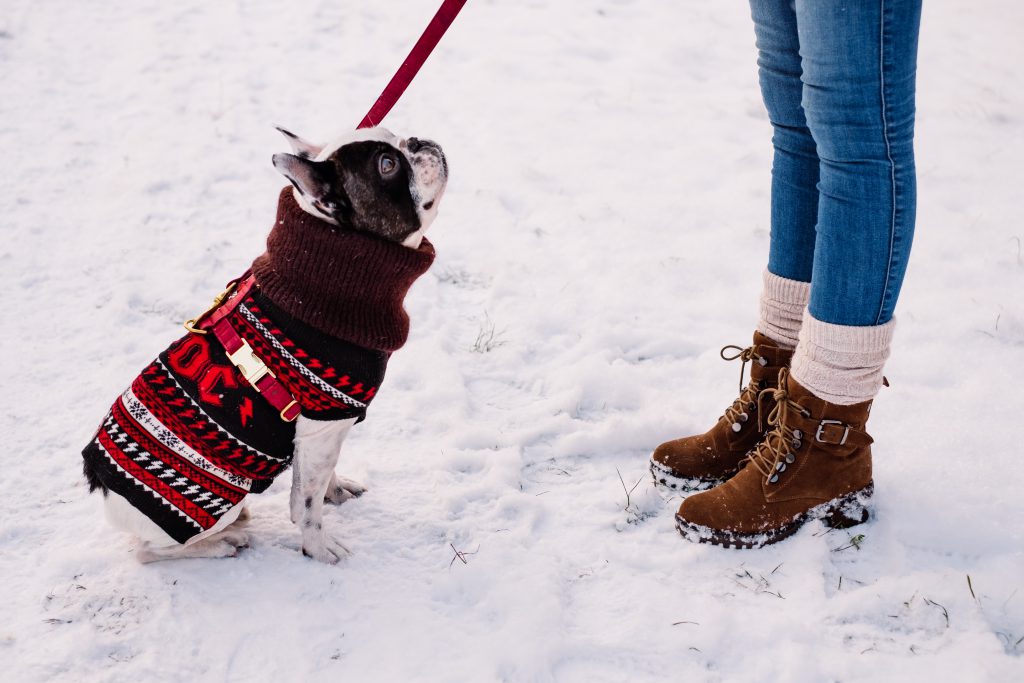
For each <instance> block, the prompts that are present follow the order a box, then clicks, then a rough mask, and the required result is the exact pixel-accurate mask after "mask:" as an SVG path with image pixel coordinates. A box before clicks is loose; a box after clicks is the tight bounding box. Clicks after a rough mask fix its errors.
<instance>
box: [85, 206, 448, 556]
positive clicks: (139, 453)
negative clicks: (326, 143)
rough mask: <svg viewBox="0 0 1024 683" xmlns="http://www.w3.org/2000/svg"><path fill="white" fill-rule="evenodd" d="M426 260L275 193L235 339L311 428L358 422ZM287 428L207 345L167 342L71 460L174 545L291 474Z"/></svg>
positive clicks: (204, 340)
mask: <svg viewBox="0 0 1024 683" xmlns="http://www.w3.org/2000/svg"><path fill="white" fill-rule="evenodd" d="M433 258H434V249H433V246H431V244H430V243H429V242H427V241H426V240H424V241H423V244H422V245H421V247H420V248H419V249H417V250H413V249H409V248H406V247H403V246H401V245H399V244H395V243H393V242H387V241H385V240H382V239H380V238H377V237H375V236H373V235H369V234H365V233H358V232H355V231H352V230H346V229H344V228H339V227H336V226H332V225H330V224H328V223H326V222H324V221H320V220H318V219H316V218H315V217H313V216H310V215H309V214H307V213H305V212H304V211H302V209H300V208H299V207H298V205H297V204H296V203H295V201H294V199H293V197H292V193H291V191H290V188H286V189H285V190H283V191H282V193H281V198H280V202H279V205H278V216H277V222H276V224H275V226H274V228H273V230H272V231H271V234H270V237H269V238H268V240H267V252H266V253H264V254H263V255H262V256H260V257H259V258H257V259H256V261H255V262H254V264H253V273H254V275H255V277H256V286H255V287H253V289H252V290H250V292H249V294H248V295H247V296H245V297H244V299H243V300H242V301H241V302H239V304H238V305H237V307H236V308H235V309H234V310H233V311H232V312H231V314H230V315H229V316H228V318H227V319H228V320H229V322H230V324H231V326H232V327H233V328H234V330H235V331H236V332H237V333H238V334H239V336H241V337H242V339H244V340H246V341H247V342H248V343H249V345H250V346H251V347H252V349H253V350H254V351H255V353H256V355H257V356H259V357H260V358H261V359H262V360H263V362H264V363H266V365H267V366H268V367H269V368H270V370H271V371H273V372H274V373H275V375H276V376H277V378H278V380H279V381H280V382H281V383H282V384H283V385H284V387H285V388H286V389H287V390H288V392H289V393H290V394H291V395H292V397H294V398H295V400H296V401H298V403H299V405H300V406H301V408H302V415H303V416H305V417H307V418H312V419H317V420H340V419H346V418H353V417H354V418H356V419H358V420H362V419H364V418H365V415H366V409H367V406H368V405H369V403H370V401H371V400H372V399H373V397H374V396H375V395H376V393H377V389H378V388H379V387H380V384H381V382H382V380H383V379H384V372H385V369H386V366H387V361H388V358H389V357H390V354H391V353H392V352H393V351H395V350H397V349H398V348H400V347H401V346H402V345H403V344H404V343H405V340H406V338H407V335H408V325H409V319H408V316H407V314H406V313H405V310H404V308H403V306H402V301H403V299H404V297H405V294H406V292H407V291H408V289H409V287H410V286H411V285H412V283H413V282H414V281H415V280H416V278H417V277H419V276H420V275H422V274H423V273H424V272H426V270H427V268H429V267H430V264H431V263H432V261H433ZM294 438H295V423H294V422H286V421H284V420H283V419H282V418H281V417H280V415H279V414H278V411H277V410H275V409H274V408H273V407H272V406H271V405H270V404H269V403H268V402H267V401H266V400H265V399H263V398H262V397H261V396H260V395H259V393H258V392H257V391H256V390H255V389H254V388H253V387H252V386H250V385H249V384H248V383H247V382H246V381H245V380H244V378H243V377H242V375H241V373H239V371H238V369H237V368H236V367H235V366H234V365H232V364H231V362H230V361H229V360H228V358H227V354H226V353H225V351H224V348H223V347H222V346H221V345H220V343H219V342H218V341H217V339H216V338H215V337H214V336H213V335H212V334H206V335H200V334H194V333H189V334H187V335H185V336H184V337H182V338H180V339H178V340H177V341H175V342H174V343H173V344H171V345H170V347H168V348H167V349H166V350H165V351H164V352H163V353H161V354H160V355H159V357H157V359H156V360H154V361H153V362H152V363H150V364H149V365H147V366H146V367H145V369H143V371H142V372H141V373H140V374H139V375H138V377H136V378H135V380H134V381H133V382H132V383H131V386H129V387H128V388H127V389H126V390H125V391H124V393H122V394H121V396H119V397H118V398H117V400H116V401H114V405H113V406H112V407H111V409H110V410H109V412H108V413H107V415H106V417H105V418H104V420H103V422H102V423H101V425H100V428H99V430H98V431H97V433H96V435H95V437H94V438H93V440H92V441H91V442H90V443H89V445H88V446H86V448H85V449H84V451H83V458H84V459H85V469H86V474H87V476H88V478H89V481H90V484H91V485H92V486H93V487H94V488H95V487H99V488H103V489H106V490H109V491H113V492H114V493H117V494H118V495H120V496H122V497H123V498H125V499H126V500H127V501H128V502H129V503H130V504H131V505H132V506H134V507H135V508H136V509H137V510H139V511H140V512H142V513H143V514H145V515H146V516H147V517H149V518H150V519H151V520H152V521H153V522H155V523H156V524H157V525H158V526H159V527H160V528H161V529H163V530H164V531H165V532H166V533H167V535H168V536H170V537H171V538H173V539H174V540H175V541H177V542H178V543H185V542H187V541H188V540H189V539H190V538H193V537H194V536H196V535H198V534H200V533H202V532H203V531H206V530H208V529H210V528H212V527H213V526H214V525H216V523H217V521H218V520H219V519H221V518H222V517H223V516H224V515H226V514H227V513H228V512H229V511H231V510H232V509H233V508H235V507H236V506H238V505H240V504H241V502H242V500H243V499H244V498H245V496H246V495H248V494H249V493H260V492H262V491H264V490H266V488H267V487H268V486H270V484H271V482H272V481H273V480H274V477H276V476H277V475H278V474H280V473H281V472H282V471H284V470H285V469H286V468H287V467H288V466H289V465H290V463H291V460H292V456H293V453H294V446H293V440H294Z"/></svg>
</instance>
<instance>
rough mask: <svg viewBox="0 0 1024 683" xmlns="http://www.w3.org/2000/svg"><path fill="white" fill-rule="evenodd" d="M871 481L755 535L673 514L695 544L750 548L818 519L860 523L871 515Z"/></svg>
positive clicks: (843, 526) (843, 524) (847, 524)
mask: <svg viewBox="0 0 1024 683" xmlns="http://www.w3.org/2000/svg"><path fill="white" fill-rule="evenodd" d="M874 491H875V486H874V482H868V485H867V486H865V487H864V488H862V489H860V490H859V491H853V492H852V493H847V494H846V495H843V496H840V497H839V498H835V499H833V500H830V501H828V502H826V503H822V504H820V505H816V506H814V507H813V508H811V509H810V510H808V511H807V512H805V513H803V514H801V515H797V516H796V517H795V518H794V519H793V521H792V522H789V523H788V524H785V525H784V526H781V527H779V528H778V529H768V530H766V531H762V532H758V533H756V534H742V533H738V532H731V531H724V530H722V529H712V528H710V527H706V526H701V525H700V524H694V523H692V522H688V521H687V520H685V519H683V518H682V517H680V516H679V515H678V514H676V528H677V529H679V533H680V534H682V536H683V538H685V539H686V540H688V541H693V542H695V543H710V544H712V545H717V546H722V547H723V548H735V549H737V550H753V549H755V548H761V547H764V546H766V545H771V544H772V543H778V542H779V541H781V540H784V539H786V538H789V537H790V536H792V535H793V534H795V533H796V532H797V531H799V529H800V527H802V526H803V525H804V524H806V523H807V522H810V521H811V520H815V519H820V520H821V521H822V522H824V523H825V526H828V527H832V528H833V529H847V528H849V527H852V526H856V525H858V524H863V523H864V522H866V521H868V519H869V518H870V517H871V511H870V503H871V496H872V495H873V494H874Z"/></svg>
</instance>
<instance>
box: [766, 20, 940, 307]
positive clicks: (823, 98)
mask: <svg viewBox="0 0 1024 683" xmlns="http://www.w3.org/2000/svg"><path fill="white" fill-rule="evenodd" d="M750 9H751V14H752V16H753V19H754V31H755V35H756V37H757V49H758V62H757V63H758V67H759V73H760V82H761V94H762V96H763V97H764V103H765V106H766V107H767V109H768V118H769V119H770V120H771V123H772V127H773V129H774V134H773V136H772V143H773V145H774V147H775V157H774V161H773V164H772V208H771V248H770V251H769V257H768V270H769V271H771V272H772V273H774V274H776V275H779V276H781V277H784V278H789V279H791V280H800V281H803V282H810V283H811V300H810V304H809V307H810V312H811V315H813V316H814V317H815V318H817V319H818V320H821V321H823V322H827V323H834V324H838V325H858V326H863V325H881V324H883V323H886V322H888V321H889V320H890V319H891V318H892V314H893V309H894V308H895V306H896V299H897V298H898V297H899V293H900V286H901V285H902V283H903V275H904V273H905V272H906V269H907V260H908V258H909V256H910V245H911V242H912V241H913V236H914V216H915V212H916V201H917V180H916V177H915V171H914V86H915V75H916V71H917V36H918V29H919V26H920V19H921V0H795V2H794V1H793V0H750Z"/></svg>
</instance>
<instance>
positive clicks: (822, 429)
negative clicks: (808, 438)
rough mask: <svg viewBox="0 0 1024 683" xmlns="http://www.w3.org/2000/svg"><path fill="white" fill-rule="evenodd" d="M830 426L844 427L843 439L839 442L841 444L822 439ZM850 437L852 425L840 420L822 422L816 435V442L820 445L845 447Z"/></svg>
mask: <svg viewBox="0 0 1024 683" xmlns="http://www.w3.org/2000/svg"><path fill="white" fill-rule="evenodd" d="M829 425H840V426H842V427H843V438H842V439H840V440H839V443H836V442H835V441H827V440H825V439H823V438H822V435H823V434H824V433H825V430H826V429H828V426H829ZM829 431H832V430H829ZM849 436H850V425H848V424H845V423H844V422H842V421H840V420H822V421H821V422H819V423H818V431H817V432H815V434H814V440H815V441H817V442H818V443H827V444H834V445H837V446H844V445H846V439H847V438H849Z"/></svg>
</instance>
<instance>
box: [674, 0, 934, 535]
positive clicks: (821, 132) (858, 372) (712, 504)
mask: <svg viewBox="0 0 1024 683" xmlns="http://www.w3.org/2000/svg"><path fill="white" fill-rule="evenodd" d="M795 8H796V14H797V24H798V30H799V35H800V50H801V55H802V56H803V60H802V68H803V72H802V73H803V76H802V78H803V81H804V87H803V106H804V110H805V112H806V116H807V123H808V127H809V129H810V130H811V132H812V134H813V136H814V139H815V143H816V146H817V150H818V155H819V157H820V159H821V164H820V178H819V182H818V187H819V191H820V197H819V203H818V224H817V240H816V243H815V256H814V262H813V272H812V285H811V292H810V306H809V311H808V312H807V313H806V314H805V320H804V324H803V326H802V328H801V330H800V334H799V344H798V345H797V349H796V352H795V354H794V357H793V360H792V368H793V374H792V376H787V373H783V375H782V379H781V380H780V386H779V388H778V389H777V390H775V391H774V392H772V398H773V399H774V401H775V403H776V406H777V407H776V408H775V409H774V410H773V411H772V413H771V415H770V416H769V422H770V423H771V425H772V429H771V431H770V432H769V433H768V434H766V436H765V438H764V439H763V440H762V441H761V442H760V443H759V444H758V445H757V447H756V448H755V449H754V450H753V451H752V453H751V455H750V457H749V458H748V459H747V461H746V466H745V467H744V468H743V469H741V470H740V472H739V473H738V474H737V475H736V476H735V477H733V478H732V479H730V480H729V481H728V482H726V483H725V484H723V485H722V486H719V487H717V488H715V489H712V490H711V491H708V492H705V493H701V494H698V495H695V496H692V497H690V498H688V499H687V500H685V501H684V502H683V504H682V505H681V506H680V509H679V512H678V513H677V515H676V523H677V527H678V528H679V530H680V532H681V533H682V534H683V536H684V537H687V538H690V539H691V540H697V541H701V542H711V543H717V544H722V545H731V546H734V547H757V546H760V545H764V544H766V543H772V542H775V541H778V540H781V539H782V538H785V537H786V536H787V535H789V534H791V533H793V532H794V531H795V530H796V529H797V528H799V526H800V525H801V524H803V523H804V522H805V521H808V520H809V519H813V518H823V519H825V520H826V522H827V523H830V524H835V525H840V526H845V525H849V524H854V523H858V522H861V521H864V520H865V519H866V518H867V509H866V507H865V502H866V499H867V498H868V497H869V496H870V494H871V491H872V481H871V447H870V444H871V442H872V439H871V437H870V436H869V435H868V434H867V432H866V431H865V428H866V422H867V417H868V414H869V411H870V407H871V401H872V399H873V398H874V395H875V393H877V391H878V388H879V387H880V386H881V382H882V376H881V371H882V365H883V364H884V361H885V359H886V357H887V356H888V349H889V343H890V341H891V338H892V329H893V322H892V311H893V308H894V307H895V303H896V299H897V297H898V294H899V289H900V286H901V284H902V280H903V274H904V272H905V270H906V262H907V257H908V256H909V250H910V241H911V238H912V235H913V227H914V202H915V181H914V165H913V145H912V140H913V121H914V75H915V65H916V47H917V32H918V27H919V19H920V0H878V1H877V2H872V3H866V2H841V1H839V0H797V1H796V4H795Z"/></svg>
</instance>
